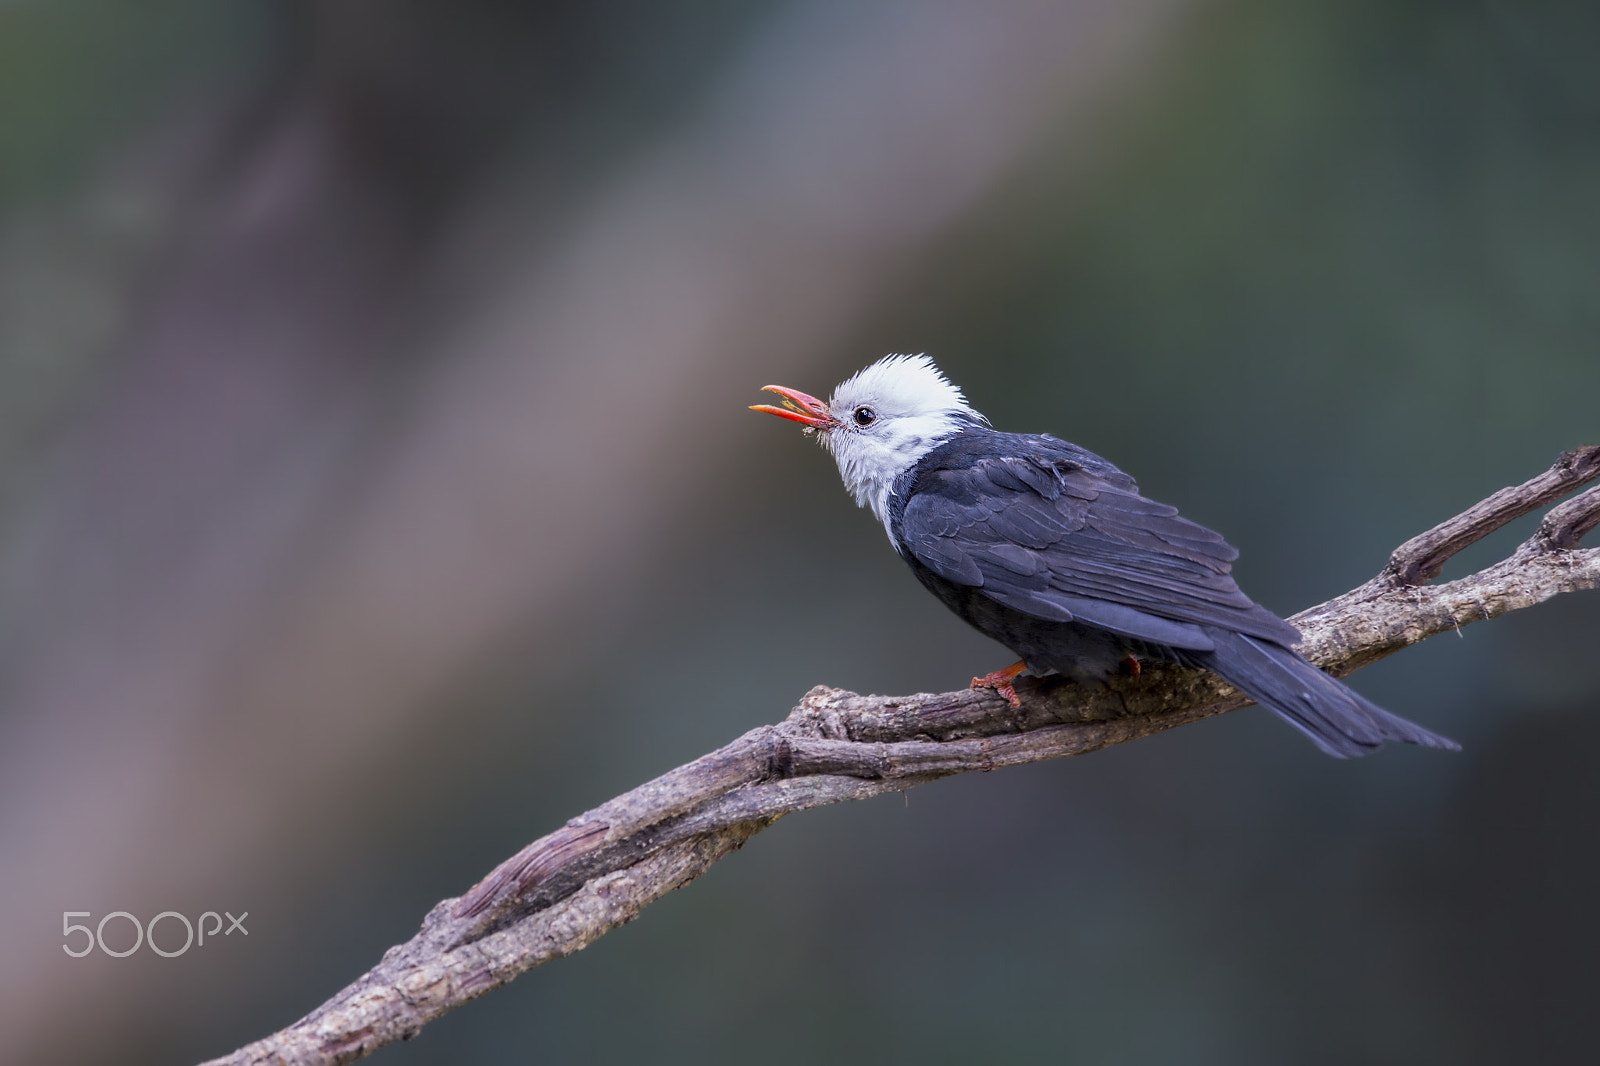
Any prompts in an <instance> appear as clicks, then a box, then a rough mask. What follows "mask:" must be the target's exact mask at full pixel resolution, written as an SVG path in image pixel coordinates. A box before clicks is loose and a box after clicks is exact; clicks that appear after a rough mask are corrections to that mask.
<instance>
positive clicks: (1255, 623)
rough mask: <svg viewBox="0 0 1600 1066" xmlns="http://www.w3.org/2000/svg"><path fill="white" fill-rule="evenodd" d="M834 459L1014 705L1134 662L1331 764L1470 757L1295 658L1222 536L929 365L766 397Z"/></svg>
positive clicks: (870, 370) (977, 681) (1128, 668)
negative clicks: (1250, 708) (1197, 688)
mask: <svg viewBox="0 0 1600 1066" xmlns="http://www.w3.org/2000/svg"><path fill="white" fill-rule="evenodd" d="M763 391H767V392H773V393H777V394H778V395H779V396H781V397H783V404H782V406H774V405H771V404H759V405H755V406H752V407H751V410H754V411H760V412H763V413H765V414H770V415H776V416H777V417H779V418H784V419H788V420H789V421H791V422H798V423H800V425H801V426H803V427H804V429H805V432H806V433H807V434H808V435H812V436H814V437H815V438H816V439H817V440H818V441H820V442H821V444H822V446H823V447H824V448H825V449H826V450H827V451H828V452H829V453H830V454H831V455H832V456H833V459H834V462H835V463H836V464H837V465H838V467H839V475H840V477H841V478H842V479H843V481H844V487H845V489H846V490H847V491H848V492H849V493H850V494H851V495H852V496H853V497H854V498H855V501H856V503H857V505H859V506H863V507H867V508H869V509H870V510H871V511H872V514H873V515H874V516H875V517H876V518H877V519H878V521H879V522H881V523H882V524H883V528H884V530H885V531H886V532H887V533H888V535H889V541H890V543H891V544H892V545H893V546H894V549H895V551H896V552H898V553H899V555H900V557H901V558H902V559H903V560H905V562H906V564H907V565H908V566H909V567H910V568H911V571H912V573H913V574H915V575H916V578H917V580H918V581H920V582H921V583H922V584H923V586H925V587H926V588H927V589H928V591H930V592H932V593H933V594H934V595H935V596H936V597H938V599H939V600H940V601H942V602H943V603H944V604H945V606H947V607H949V608H950V609H951V610H952V611H954V612H955V613H956V614H957V615H959V616H960V617H961V618H963V619H964V620H965V621H967V622H968V623H969V624H971V625H972V626H973V627H974V628H976V629H977V630H978V631H979V632H982V633H984V634H985V635H987V636H989V637H992V638H993V639H994V640H996V641H998V642H999V643H1001V644H1003V645H1005V646H1006V647H1007V648H1009V649H1010V650H1011V651H1012V652H1013V653H1015V654H1016V655H1017V657H1018V660H1019V661H1018V662H1016V663H1015V664H1013V665H1011V666H1008V667H1006V668H1004V669H1002V670H996V671H994V672H992V673H990V674H987V675H985V676H983V677H975V678H973V679H972V685H973V687H988V688H993V689H995V690H996V691H997V692H999V693H1000V695H1002V696H1003V697H1005V698H1006V700H1007V701H1008V702H1010V703H1011V705H1012V706H1013V707H1016V706H1019V705H1020V700H1019V697H1018V696H1017V694H1016V691H1015V689H1014V687H1013V685H1012V682H1013V680H1014V679H1015V678H1016V677H1018V676H1019V675H1021V674H1023V673H1028V674H1030V675H1033V676H1049V675H1052V674H1055V675H1061V676H1063V677H1065V678H1067V679H1069V680H1071V681H1075V682H1078V683H1080V684H1085V683H1094V682H1100V683H1104V682H1105V681H1107V680H1108V679H1109V678H1111V677H1112V676H1113V675H1115V674H1117V673H1137V672H1139V670H1140V669H1141V665H1140V664H1141V662H1170V663H1178V664H1182V665H1185V666H1192V667H1200V668H1202V669H1205V670H1209V671H1211V672H1212V673H1214V674H1216V675H1217V676H1219V677H1221V678H1222V679H1223V680H1225V681H1227V682H1228V683H1229V684H1231V685H1233V686H1234V687H1235V688H1237V689H1239V690H1240V691H1241V692H1243V693H1244V694H1245V695H1246V696H1248V697H1250V698H1251V699H1252V700H1254V701H1255V702H1256V703H1258V704H1260V705H1262V706H1265V707H1268V708H1270V709H1271V710H1273V711H1275V712H1277V714H1278V715H1279V716H1280V717H1282V718H1283V719H1284V720H1286V721H1287V722H1288V723H1289V724H1290V725H1292V726H1294V727H1295V728H1296V729H1298V730H1300V732H1302V733H1304V734H1305V735H1306V736H1307V737H1309V738H1310V739H1311V742H1312V743H1313V744H1315V745H1316V746H1317V747H1318V748H1320V749H1321V750H1322V751H1324V752H1326V753H1327V754H1328V755H1332V756H1334V757H1336V758H1349V757H1351V756H1357V755H1365V754H1368V753H1370V752H1372V751H1375V750H1377V749H1378V748H1379V747H1381V746H1382V745H1383V743H1384V742H1385V741H1391V740H1393V741H1403V742H1405V743H1408V744H1418V745H1421V746H1423V747H1429V748H1442V749H1447V750H1459V745H1458V744H1456V742H1455V741H1453V740H1450V739H1448V738H1446V737H1442V736H1439V735H1438V734H1436V733H1432V732H1430V731H1428V730H1426V729H1424V728H1422V727H1421V726H1419V725H1417V724H1415V723H1413V722H1409V721H1407V720H1405V719H1404V718H1400V717H1398V716H1396V715H1393V714H1391V713H1389V712H1388V711H1386V710H1384V709H1383V708H1381V707H1379V706H1378V705H1377V704H1375V703H1373V702H1372V701H1370V700H1368V699H1367V698H1365V697H1364V696H1362V695H1360V694H1359V693H1357V692H1355V691H1354V690H1353V689H1351V688H1349V687H1348V686H1346V685H1345V684H1343V683H1342V682H1340V681H1338V680H1336V679H1335V678H1334V677H1332V676H1331V675H1329V674H1327V673H1325V672H1323V671H1322V670H1319V669H1318V668H1317V667H1316V666H1314V665H1312V664H1311V663H1310V662H1308V661H1307V660H1306V659H1305V658H1304V657H1303V656H1301V655H1300V654H1299V653H1298V652H1297V651H1295V645H1297V644H1299V643H1300V641H1301V634H1300V631H1299V630H1298V629H1296V628H1295V627H1294V626H1293V625H1291V624H1290V623H1288V622H1286V621H1284V620H1283V619H1282V618H1279V617H1278V616H1277V615H1276V614H1274V613H1272V612H1271V611H1270V610H1268V609H1267V608H1265V607H1263V606H1261V605H1260V604H1258V603H1256V602H1254V601H1253V600H1251V599H1250V598H1249V597H1248V596H1246V595H1245V594H1244V592H1243V591H1241V590H1240V588H1239V586H1238V584H1237V583H1236V582H1235V581H1234V578H1233V576H1232V573H1231V571H1232V566H1233V561H1234V560H1235V559H1236V558H1238V555H1239V553H1238V551H1237V550H1235V549H1234V548H1233V547H1231V546H1230V545H1229V544H1228V543H1227V541H1225V540H1224V539H1223V538H1222V536H1221V535H1219V534H1217V533H1215V532H1213V531H1211V530H1210V529H1207V528H1206V527H1204V526H1201V525H1198V524H1196V523H1194V522H1191V521H1189V520H1188V519H1186V518H1183V517H1181V516H1180V515H1179V514H1178V510H1177V508H1175V507H1172V506H1169V505H1167V504H1164V503H1157V502H1156V501H1154V500H1151V499H1148V498H1146V497H1144V496H1142V495H1140V493H1139V489H1138V486H1137V485H1136V484H1135V483H1134V480H1133V478H1131V477H1129V476H1128V475H1127V474H1125V473H1123V472H1122V471H1121V470H1120V469H1118V468H1117V467H1116V466H1114V465H1113V464H1112V463H1110V462H1109V461H1107V460H1105V459H1102V458H1101V457H1100V456H1098V455H1096V454H1094V453H1093V452H1091V451H1088V450H1087V449H1085V448H1081V447H1079V446H1078V445H1076V444H1072V443H1069V442H1067V441H1065V440H1061V439H1058V438H1056V437H1053V436H1050V435H1048V434H1025V433H1004V432H1000V431H998V430H995V429H993V428H991V427H990V424H989V421H988V419H986V418H985V417H984V416H983V415H981V414H979V413H978V412H977V411H975V410H974V409H973V408H972V406H971V404H969V403H968V402H967V399H966V396H965V394H964V393H963V392H962V391H961V389H960V388H958V387H957V386H956V385H954V384H952V383H951V381H950V380H949V379H948V378H947V377H945V375H944V374H943V373H942V372H941V371H940V370H939V368H938V367H937V366H936V365H935V364H934V362H933V360H932V359H930V358H928V357H927V356H926V355H889V356H886V357H884V358H882V359H880V360H878V361H877V362H875V363H873V364H872V365H870V366H868V367H866V368H865V369H863V370H861V371H860V372H859V373H857V374H855V375H853V376H852V377H850V378H848V379H847V380H845V381H844V382H843V383H841V384H840V385H839V386H838V388H836V389H835V390H834V391H833V394H832V396H831V397H830V398H829V399H828V400H826V401H823V400H820V399H818V398H816V397H815V396H811V395H809V394H807V393H804V392H800V391H799V390H797V389H791V388H786V387H784V386H781V385H767V386H764V390H763Z"/></svg>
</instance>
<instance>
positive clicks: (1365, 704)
mask: <svg viewBox="0 0 1600 1066" xmlns="http://www.w3.org/2000/svg"><path fill="white" fill-rule="evenodd" d="M1204 628H1205V631H1206V635H1207V636H1208V637H1210V638H1212V640H1213V641H1215V642H1216V646H1217V647H1216V650H1215V651H1209V652H1194V653H1191V655H1192V657H1193V661H1194V663H1195V665H1197V666H1203V667H1205V668H1206V669H1207V670H1210V671H1212V672H1213V673H1215V674H1217V675H1219V676H1220V677H1222V678H1223V680H1225V681H1227V682H1229V683H1230V684H1232V685H1234V686H1235V687H1237V688H1238V689H1239V690H1240V691H1242V692H1243V693H1244V694H1245V695H1247V696H1249V697H1250V698H1251V699H1253V700H1255V701H1256V702H1257V703H1259V704H1261V705H1262V706H1264V707H1270V708H1272V709H1273V710H1274V711H1276V712H1278V714H1279V715H1280V716H1281V717H1282V718H1283V719H1284V720H1285V721H1287V722H1288V723H1289V724H1290V725H1292V726H1294V727H1295V728H1296V729H1298V730H1300V732H1302V733H1304V734H1305V735H1306V736H1308V737H1310V738H1311V742H1312V743H1313V744H1315V745H1316V746H1317V747H1319V748H1321V749H1322V750H1323V751H1325V752H1327V753H1328V754H1329V755H1332V756H1334V757H1335V758H1339V759H1347V758H1350V757H1351V756H1354V755H1366V754H1368V753H1369V752H1373V751H1376V750H1377V749H1378V748H1379V747H1381V746H1382V745H1383V742H1384V741H1386V740H1400V741H1404V742H1405V743H1407V744H1421V745H1422V746H1424V747H1428V748H1446V749H1448V750H1450V751H1459V750H1460V749H1461V745H1459V744H1457V743H1456V742H1455V741H1453V740H1450V739H1448V738H1447V737H1441V736H1439V735H1438V734H1437V733H1430V732H1428V731H1427V730H1426V729H1423V728H1422V727H1421V726H1419V725H1417V724H1415V723H1413V722H1408V721H1406V720H1405V719H1404V718H1399V717H1396V716H1395V715H1392V714H1390V713H1389V712H1388V711H1386V710H1384V709H1383V708H1382V707H1379V706H1378V705H1377V704H1375V703H1373V702H1372V701H1371V700H1369V699H1366V698H1364V697H1362V696H1361V695H1359V694H1358V693H1356V692H1355V691H1354V690H1352V689H1349V688H1346V687H1345V686H1344V685H1343V684H1341V683H1340V682H1339V681H1337V680H1336V679H1334V678H1333V677H1331V676H1330V675H1328V674H1325V673H1323V672H1322V671H1321V670H1318V669H1317V668H1316V667H1315V666H1312V665H1311V664H1310V663H1309V662H1307V661H1306V660H1305V659H1303V658H1301V657H1300V656H1299V655H1298V654H1297V653H1296V652H1294V651H1293V650H1291V649H1289V648H1286V647H1284V646H1283V645H1281V644H1274V643H1272V642H1271V641H1267V640H1261V639H1259V638H1256V637H1249V636H1246V635H1245V634H1243V633H1235V632H1231V631H1229V630H1225V629H1217V628H1214V627H1212V626H1206V627H1204Z"/></svg>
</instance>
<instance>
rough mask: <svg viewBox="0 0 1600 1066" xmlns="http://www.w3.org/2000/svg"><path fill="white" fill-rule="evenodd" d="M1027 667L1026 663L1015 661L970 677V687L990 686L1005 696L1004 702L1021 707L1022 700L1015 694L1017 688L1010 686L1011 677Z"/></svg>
mask: <svg viewBox="0 0 1600 1066" xmlns="http://www.w3.org/2000/svg"><path fill="white" fill-rule="evenodd" d="M1027 668H1028V664H1027V663H1023V662H1016V663H1012V664H1011V665H1010V666H1008V667H1006V668H1005V669H1004V670H996V671H995V672H994V673H992V674H984V675H983V676H982V677H975V678H973V679H972V684H971V685H970V686H968V687H970V688H992V689H994V690H995V691H996V692H998V693H1000V695H1002V696H1004V697H1005V698H1006V702H1007V703H1009V704H1011V706H1013V707H1021V706H1022V700H1021V699H1019V698H1018V696H1017V690H1016V689H1014V688H1012V687H1011V679H1012V678H1014V677H1016V676H1017V675H1018V674H1020V673H1022V671H1024V670H1026V669H1027Z"/></svg>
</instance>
